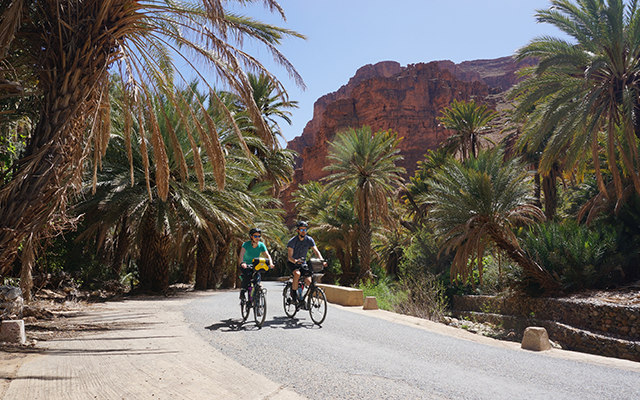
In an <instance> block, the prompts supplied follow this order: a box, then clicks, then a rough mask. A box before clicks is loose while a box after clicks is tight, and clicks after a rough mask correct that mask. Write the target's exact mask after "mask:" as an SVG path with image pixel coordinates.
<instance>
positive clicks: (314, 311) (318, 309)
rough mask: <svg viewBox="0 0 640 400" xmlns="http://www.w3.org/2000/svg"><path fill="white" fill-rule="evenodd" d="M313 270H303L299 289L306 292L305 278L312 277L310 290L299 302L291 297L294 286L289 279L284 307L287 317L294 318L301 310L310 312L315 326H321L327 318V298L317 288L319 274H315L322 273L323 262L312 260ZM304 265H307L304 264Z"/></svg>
mask: <svg viewBox="0 0 640 400" xmlns="http://www.w3.org/2000/svg"><path fill="white" fill-rule="evenodd" d="M309 263H310V264H311V268H312V270H309V268H301V269H300V272H302V274H301V276H300V279H299V280H298V287H302V288H303V290H304V280H305V277H307V276H311V285H309V288H308V290H307V291H306V293H305V292H303V293H304V294H303V295H302V298H301V299H300V300H299V301H297V302H296V301H294V300H293V297H292V296H291V287H292V286H293V279H292V278H291V279H289V280H288V281H287V283H286V284H285V286H284V290H283V291H282V304H283V306H284V313H285V314H287V317H289V318H293V317H294V316H295V315H296V313H297V312H298V310H299V309H300V308H303V309H306V310H309V316H310V317H311V320H312V321H313V323H314V324H316V325H318V326H319V325H320V324H322V323H323V322H324V319H325V318H326V316H327V296H326V295H325V294H324V290H322V288H321V287H319V286H316V280H317V277H316V276H317V274H315V273H314V272H320V271H322V268H323V265H322V260H317V259H313V258H312V259H311V260H309ZM302 265H305V264H304V263H303V264H302Z"/></svg>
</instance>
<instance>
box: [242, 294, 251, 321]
mask: <svg viewBox="0 0 640 400" xmlns="http://www.w3.org/2000/svg"><path fill="white" fill-rule="evenodd" d="M250 310H251V305H250V302H249V301H248V300H247V299H242V300H240V314H241V315H242V322H245V321H246V320H247V318H249V312H250Z"/></svg>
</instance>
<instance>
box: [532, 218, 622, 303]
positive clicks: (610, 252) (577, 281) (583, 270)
mask: <svg viewBox="0 0 640 400" xmlns="http://www.w3.org/2000/svg"><path fill="white" fill-rule="evenodd" d="M616 238H617V233H616V231H615V229H614V228H612V227H610V226H606V225H600V226H599V229H597V230H596V229H590V228H588V227H586V226H585V225H579V224H577V223H576V222H574V221H572V220H567V221H565V222H564V223H555V222H550V223H546V224H540V225H538V226H536V227H534V229H532V230H530V231H528V232H527V233H526V234H525V236H524V239H523V241H522V247H523V249H524V250H525V251H527V252H528V253H529V255H530V256H531V257H533V259H534V260H536V261H537V262H538V263H539V264H540V265H541V266H542V267H544V268H546V269H547V270H548V271H549V272H551V273H552V274H554V275H556V276H557V278H558V280H559V281H560V282H561V284H562V287H563V289H564V290H565V291H567V292H571V291H577V290H583V289H591V288H597V287H602V286H606V281H607V279H606V276H607V272H609V271H610V270H611V268H612V267H614V266H615V265H616V259H617V258H618V256H617V253H616Z"/></svg>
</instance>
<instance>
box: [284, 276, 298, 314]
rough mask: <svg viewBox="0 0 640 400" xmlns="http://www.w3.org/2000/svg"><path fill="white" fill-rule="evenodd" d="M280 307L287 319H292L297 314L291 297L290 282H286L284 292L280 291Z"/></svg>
mask: <svg viewBox="0 0 640 400" xmlns="http://www.w3.org/2000/svg"><path fill="white" fill-rule="evenodd" d="M282 305H283V306H284V313H285V314H287V317H289V318H293V317H295V315H296V313H297V312H298V308H297V307H296V303H295V301H293V296H292V295H291V282H287V284H286V286H285V287H284V290H283V291H282Z"/></svg>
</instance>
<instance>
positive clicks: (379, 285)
mask: <svg viewBox="0 0 640 400" xmlns="http://www.w3.org/2000/svg"><path fill="white" fill-rule="evenodd" d="M358 289H361V290H362V293H363V295H364V296H365V297H367V296H374V297H375V298H376V301H377V302H378V308H380V309H382V310H387V311H394V308H395V305H396V304H397V303H399V302H400V301H402V299H403V298H406V293H404V292H402V291H398V289H397V288H396V284H395V282H394V281H393V279H391V278H390V277H384V278H381V279H376V281H375V282H374V281H371V282H367V283H361V284H360V286H358Z"/></svg>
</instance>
